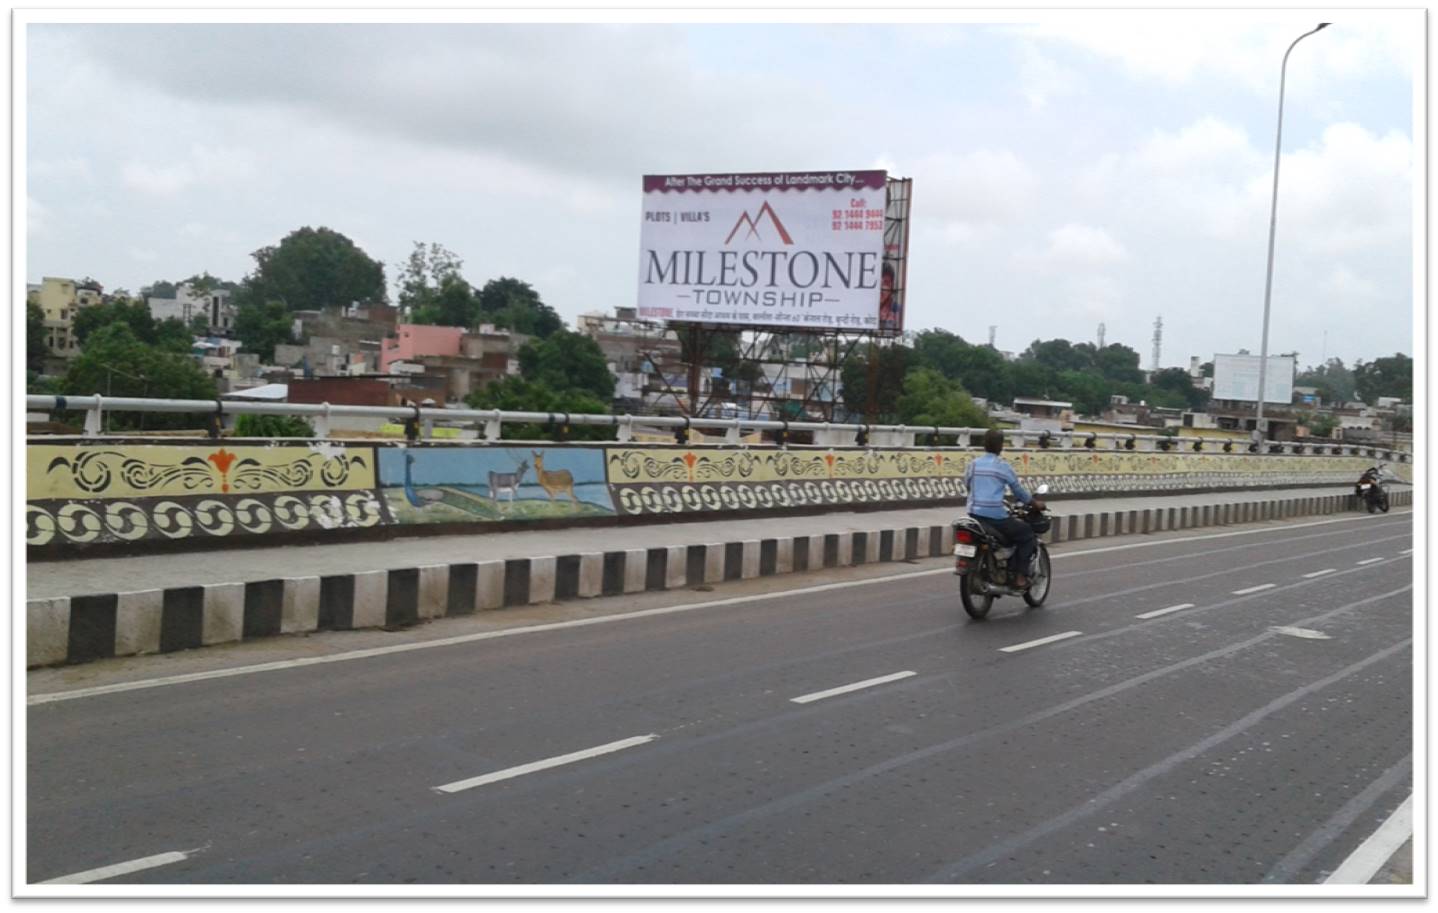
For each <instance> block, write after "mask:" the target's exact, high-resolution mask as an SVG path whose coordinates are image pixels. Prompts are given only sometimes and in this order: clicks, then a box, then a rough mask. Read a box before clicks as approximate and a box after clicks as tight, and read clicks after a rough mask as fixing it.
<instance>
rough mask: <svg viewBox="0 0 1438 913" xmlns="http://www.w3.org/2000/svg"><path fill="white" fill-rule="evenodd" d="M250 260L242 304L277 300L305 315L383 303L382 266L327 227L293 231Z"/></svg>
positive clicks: (383, 282) (257, 252)
mask: <svg viewBox="0 0 1438 913" xmlns="http://www.w3.org/2000/svg"><path fill="white" fill-rule="evenodd" d="M251 256H253V257H254V258H255V271H254V272H253V273H251V274H250V275H249V276H246V277H245V284H244V289H243V292H244V295H243V298H244V300H245V301H247V302H255V301H280V302H283V303H284V305H285V307H286V308H288V309H289V310H291V311H306V310H320V309H322V308H324V307H326V306H329V305H334V306H338V307H343V306H346V305H348V304H349V303H350V302H352V301H384V300H385V279H384V264H383V263H380V262H379V261H377V260H372V259H370V258H369V256H368V255H366V254H365V252H364V251H362V250H360V249H359V248H358V247H356V246H355V243H354V242H353V241H351V240H350V239H349V238H347V237H345V236H344V235H342V234H340V233H339V232H337V231H332V230H331V229H328V228H324V227H321V228H310V227H309V226H306V227H304V228H300V229H297V230H295V231H292V232H290V233H289V234H288V235H286V236H285V237H284V238H283V239H282V240H281V241H280V243H279V244H277V245H271V246H269V247H262V248H260V249H259V250H257V251H255V252H254V253H253V254H252V255H251Z"/></svg>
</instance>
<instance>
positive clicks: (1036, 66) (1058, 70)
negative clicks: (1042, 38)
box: [1018, 41, 1082, 110]
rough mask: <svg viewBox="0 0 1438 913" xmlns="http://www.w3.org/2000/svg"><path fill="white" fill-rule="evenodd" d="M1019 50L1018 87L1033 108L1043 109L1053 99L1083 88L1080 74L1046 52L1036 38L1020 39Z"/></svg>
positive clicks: (1077, 91) (1074, 92)
mask: <svg viewBox="0 0 1438 913" xmlns="http://www.w3.org/2000/svg"><path fill="white" fill-rule="evenodd" d="M1018 54H1019V68H1018V76H1019V86H1020V89H1019V91H1020V93H1021V94H1022V95H1023V96H1024V98H1025V99H1026V100H1027V101H1028V103H1029V107H1031V108H1033V109H1034V110H1039V109H1042V108H1043V107H1044V106H1045V105H1047V104H1048V103H1049V101H1050V100H1051V99H1054V98H1061V97H1064V96H1068V95H1075V94H1078V93H1079V92H1081V91H1082V89H1081V82H1080V79H1079V75H1078V74H1077V73H1075V72H1074V71H1073V70H1071V69H1069V68H1068V67H1065V66H1063V65H1061V64H1060V63H1058V62H1057V61H1055V60H1054V59H1053V58H1051V57H1049V56H1047V55H1046V54H1044V53H1043V52H1042V51H1040V50H1039V49H1038V48H1037V47H1036V46H1035V45H1034V43H1033V42H1031V41H1024V42H1021V43H1020V44H1019V47H1018Z"/></svg>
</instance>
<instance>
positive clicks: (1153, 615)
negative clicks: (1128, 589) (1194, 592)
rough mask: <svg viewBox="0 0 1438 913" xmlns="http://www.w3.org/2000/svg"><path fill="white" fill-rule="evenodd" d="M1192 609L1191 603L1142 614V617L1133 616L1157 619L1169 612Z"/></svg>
mask: <svg viewBox="0 0 1438 913" xmlns="http://www.w3.org/2000/svg"><path fill="white" fill-rule="evenodd" d="M1191 608H1193V603H1191V602H1185V603H1182V604H1180V605H1171V606H1169V607H1168V608H1166V609H1157V610H1155V611H1153V612H1144V613H1143V614H1142V615H1135V616H1134V618H1157V617H1158V616H1160V615H1167V614H1168V613H1169V612H1180V611H1182V610H1184V609H1191Z"/></svg>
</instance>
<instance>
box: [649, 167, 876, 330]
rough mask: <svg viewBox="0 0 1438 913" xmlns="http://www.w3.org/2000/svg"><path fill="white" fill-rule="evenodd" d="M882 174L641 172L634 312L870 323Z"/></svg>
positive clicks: (824, 325) (775, 323) (764, 322)
mask: <svg viewBox="0 0 1438 913" xmlns="http://www.w3.org/2000/svg"><path fill="white" fill-rule="evenodd" d="M886 178H887V175H886V174H885V172H883V171H850V172H798V173H796V172H774V173H761V174H680V175H647V176H645V178H644V213H643V223H642V228H641V230H640V253H639V300H638V311H639V316H640V317H641V318H645V319H650V320H673V321H692V322H696V323H723V324H740V325H748V326H756V327H757V326H768V327H790V328H794V329H849V330H876V329H878V327H879V292H880V285H881V282H882V280H883V266H884V221H885V219H884V217H885V208H886V202H887V201H886V187H885V184H886ZM891 285H892V281H891ZM895 317H896V319H897V315H895Z"/></svg>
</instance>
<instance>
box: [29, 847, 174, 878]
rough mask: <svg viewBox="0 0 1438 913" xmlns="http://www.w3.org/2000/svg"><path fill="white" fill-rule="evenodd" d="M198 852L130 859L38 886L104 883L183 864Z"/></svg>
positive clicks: (162, 854)
mask: <svg viewBox="0 0 1438 913" xmlns="http://www.w3.org/2000/svg"><path fill="white" fill-rule="evenodd" d="M197 852H199V851H198V850H185V851H184V852H180V851H178V850H177V851H175V852H172V853H159V854H157V855H154V856H145V857H144V858H142V859H131V860H130V861H129V862H117V863H115V864H114V865H107V866H101V867H100V868H98V869H86V870H85V871H83V872H76V873H75V874H73V875H61V876H60V877H59V878H51V879H50V880H49V881H42V882H40V884H90V883H92V882H96V881H104V880H105V879H107V878H119V877H120V876H121V875H129V874H131V873H132V872H143V871H144V870H145V869H153V868H157V867H159V866H162V865H170V864H172V863H176V862H184V861H185V860H186V859H188V858H190V856H192V855H194V854H195V853H197Z"/></svg>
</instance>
